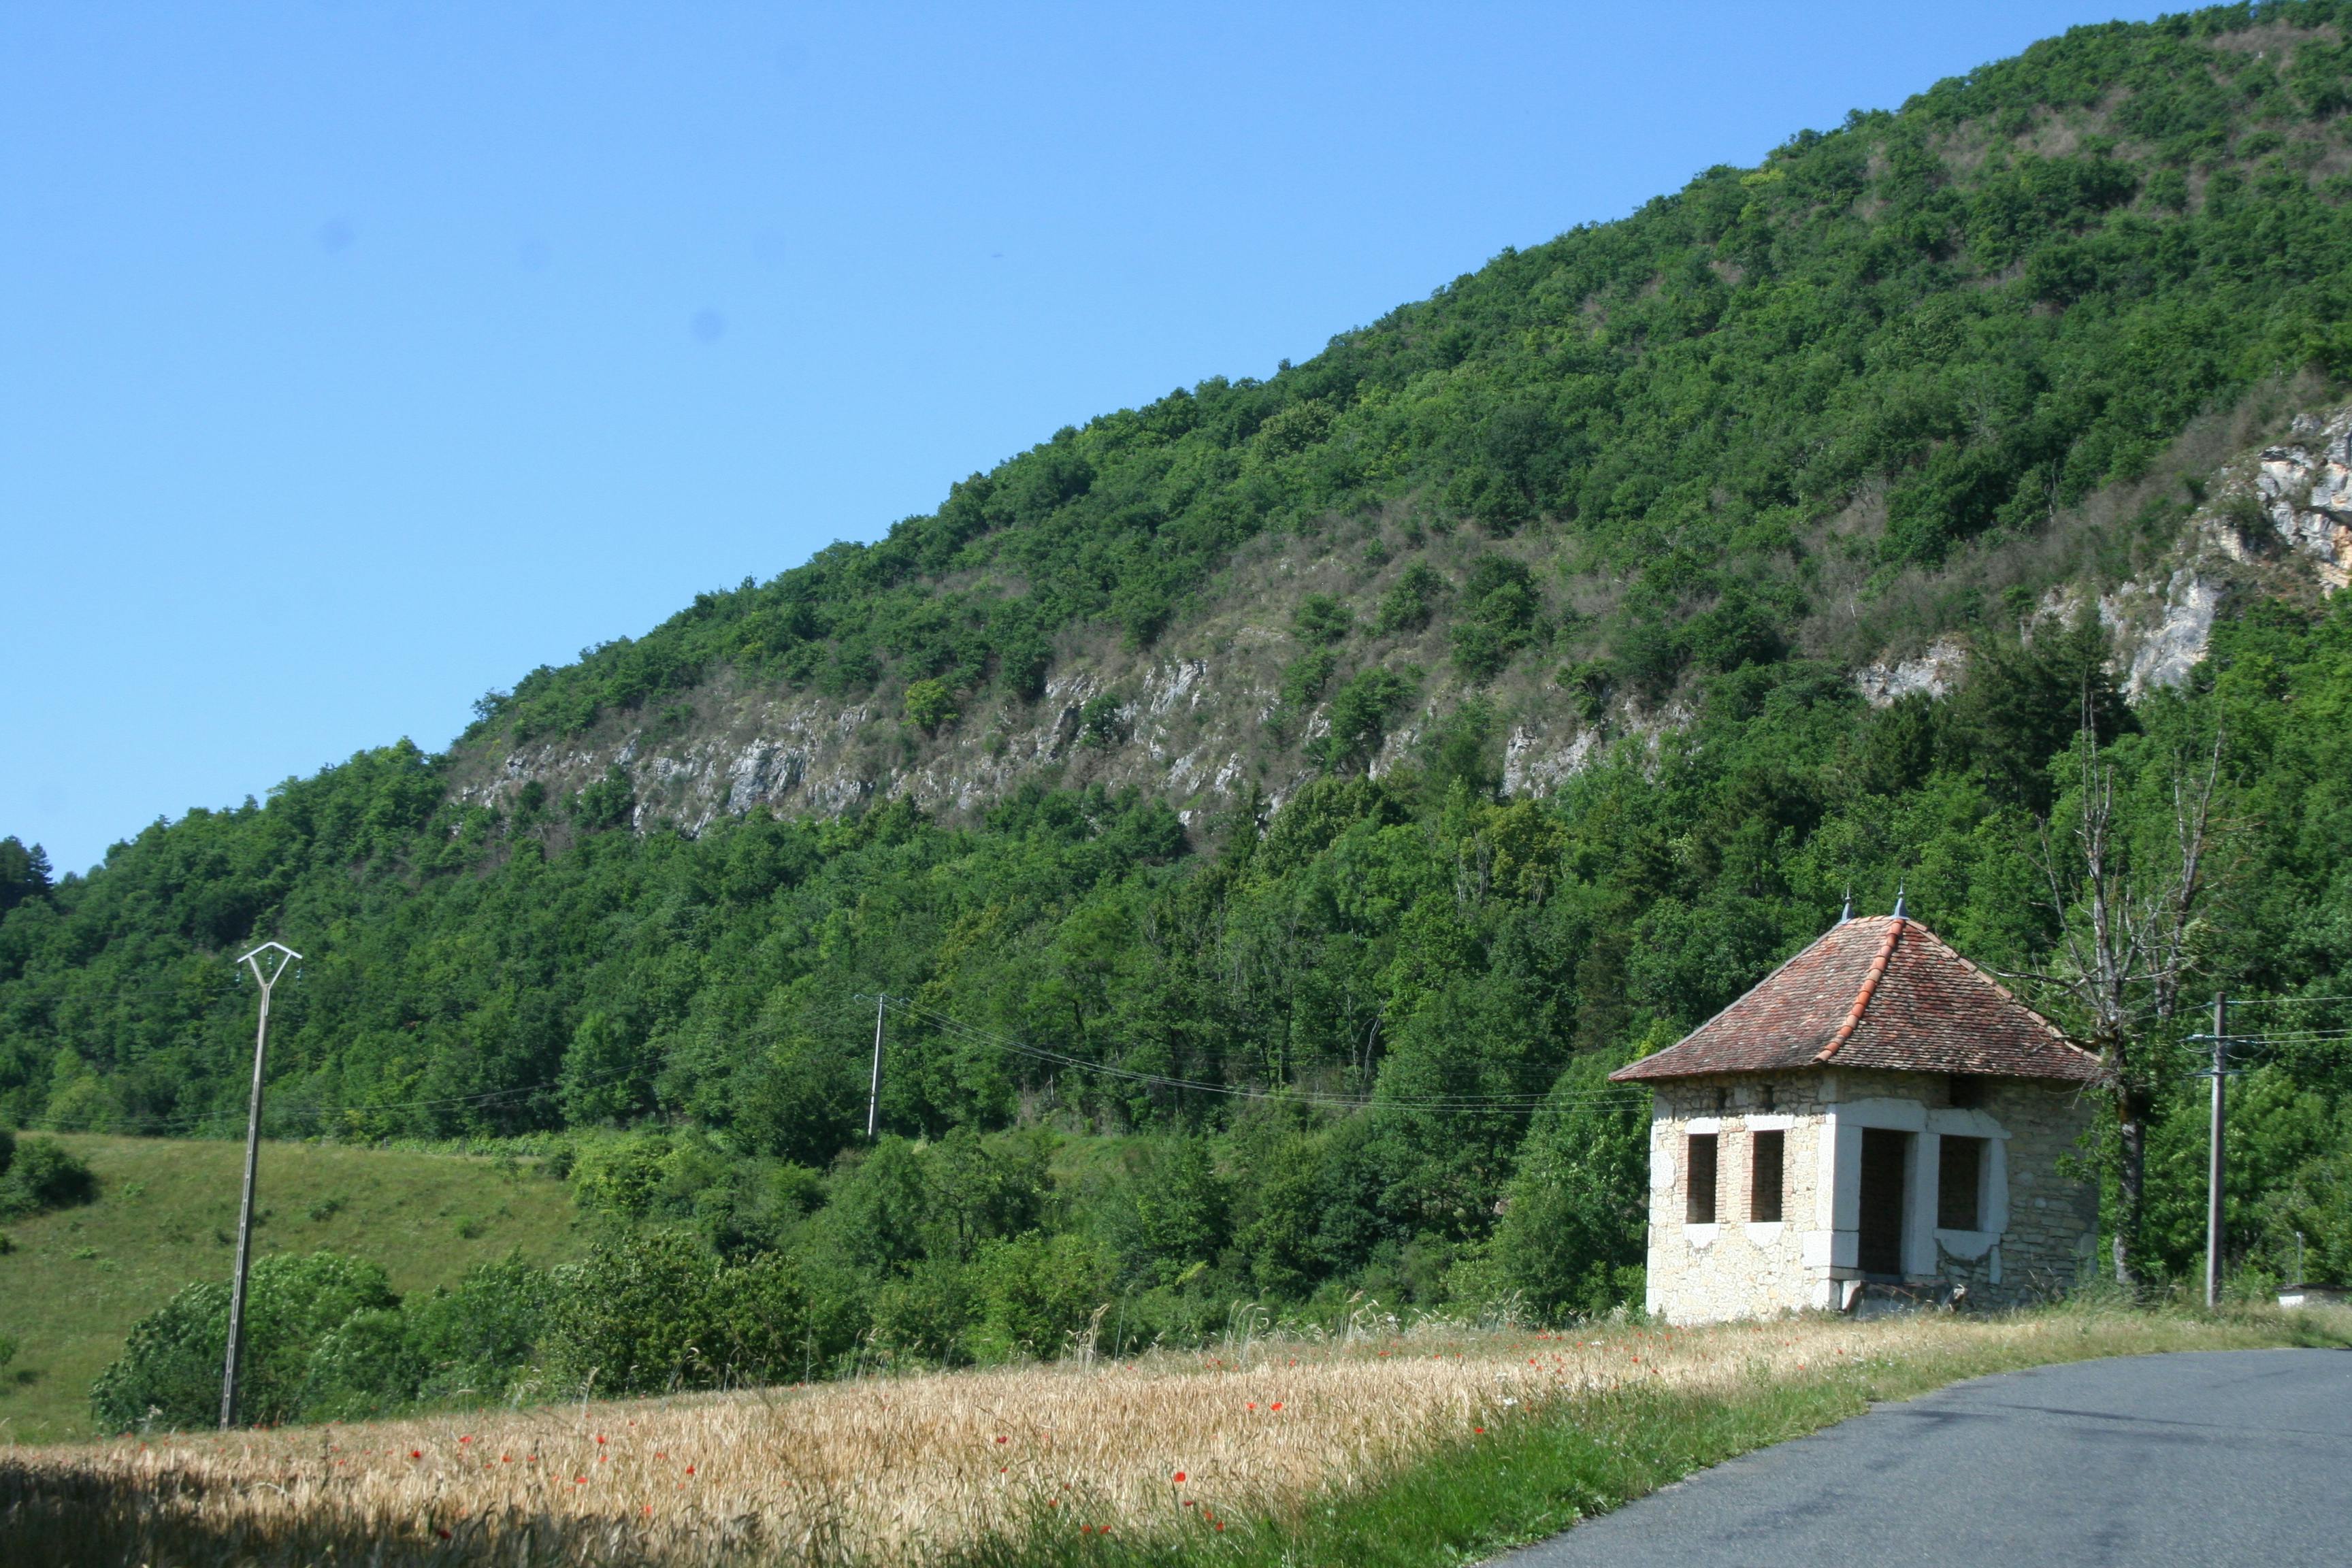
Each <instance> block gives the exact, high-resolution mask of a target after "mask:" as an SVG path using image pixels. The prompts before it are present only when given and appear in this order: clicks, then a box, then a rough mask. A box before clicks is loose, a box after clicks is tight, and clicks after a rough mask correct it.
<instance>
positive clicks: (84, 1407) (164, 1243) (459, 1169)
mask: <svg viewBox="0 0 2352 1568" xmlns="http://www.w3.org/2000/svg"><path fill="white" fill-rule="evenodd" d="M58 1142H62V1143H64V1144H65V1145H66V1146H67V1147H68V1148H69V1149H70V1150H72V1151H73V1152H74V1153H76V1154H78V1155H79V1156H80V1157H81V1158H82V1159H83V1160H85V1161H86V1162H88V1163H89V1167H90V1169H91V1170H92V1171H93V1172H94V1173H96V1174H97V1176H98V1182H99V1196H98V1201H97V1202H96V1203H94V1204H90V1205H85V1206H83V1207H79V1208H71V1209H65V1210H61V1211H58V1212H55V1213H51V1214H46V1215H39V1216H37V1217H35V1218H31V1219H26V1220H20V1221H16V1222H15V1223H12V1224H10V1225H8V1226H6V1227H5V1231H0V1234H5V1236H6V1237H8V1238H9V1239H10V1240H11V1241H12V1242H13V1243H14V1244H15V1245H14V1247H13V1248H12V1249H11V1250H10V1251H8V1252H6V1253H5V1255H0V1335H5V1336H7V1337H9V1338H12V1339H14V1340H16V1342H17V1344H18V1347H19V1348H18V1350H17V1352H16V1359H15V1360H14V1361H13V1362H12V1363H10V1364H9V1365H8V1366H7V1367H6V1368H5V1370H0V1445H5V1444H8V1443H12V1442H13V1443H38V1442H53V1441H57V1440H58V1439H62V1438H72V1437H81V1436H89V1433H90V1426H89V1411H88V1400H89V1385H90V1380H91V1379H93V1378H94V1377H96V1376H97V1375H98V1373H99V1369H100V1368H101V1367H103V1366H104V1365H105V1364H106V1363H108V1362H110V1361H111V1360H113V1359H114V1357H115V1356H116V1355H117V1354H118V1353H119V1352H121V1349H122V1343H123V1339H124V1336H125V1335H127V1334H128V1333H129V1332H130V1330H131V1324H132V1323H134V1322H136V1321H138V1320H139V1319H140V1318H142V1317H143V1316H145V1315H146V1314H147V1313H149V1312H152V1311H153V1310H155V1309H156V1308H158V1307H161V1306H162V1305H163V1303H164V1302H165V1301H167V1300H170V1299H171V1297H172V1295H173V1292H174V1291H176V1290H178V1289H180V1288H181V1287H182V1286H184V1285H187V1284H191V1283H193V1282H194V1281H196V1280H199V1279H226V1278H228V1274H229V1269H230V1267H231V1262H232V1259H233V1258H234V1257H235V1244H236V1205H237V1196H238V1191H239V1186H240V1183H241V1181H242V1167H243V1161H244V1155H245V1146H244V1145H243V1144H242V1143H235V1142H220V1141H212V1140H183V1139H163V1138H108V1137H94V1136H76V1135H70V1134H68V1135H61V1136H60V1137H59V1138H58ZM254 1213H255V1217H256V1219H257V1221H258V1222H259V1223H258V1226H257V1230H256V1235H255V1243H254V1251H255V1255H256V1256H257V1257H258V1256H261V1255H263V1254H265V1253H270V1252H309V1251H311V1250H314V1249H316V1248H318V1247H330V1248H332V1249H334V1250H336V1251H339V1252H347V1253H351V1254H352V1255H354V1256H357V1257H362V1258H371V1259H373V1260H374V1261H376V1262H379V1263H381V1264H383V1266H384V1268H385V1270H386V1271H387V1272H388V1273H389V1274H390V1275H391V1277H392V1284H393V1288H394V1289H396V1290H398V1291H400V1292H402V1293H403V1294H407V1293H409V1292H412V1291H418V1290H430V1289H433V1288H434V1287H435V1286H436V1285H452V1284H455V1283H456V1282H457V1278H458V1276H459V1275H461V1274H463V1273H464V1272H465V1271H466V1269H467V1268H468V1267H469V1266H470V1265H472V1264H475V1263H477V1262H480V1261H482V1260H483V1259H486V1258H498V1257H502V1256H504V1255H505V1254H506V1253H507V1252H509V1251H510V1250H512V1249H514V1248H516V1247H520V1248H521V1249H522V1251H523V1253H524V1255H525V1256H527V1257H529V1258H531V1259H532V1260H534V1261H536V1262H541V1263H545V1262H549V1261H552V1260H555V1259H558V1258H567V1257H569V1256H571V1254H572V1252H573V1251H574V1250H575V1246H574V1240H573V1232H572V1215H573V1205H572V1190H571V1188H570V1186H569V1185H568V1184H564V1183H562V1182H555V1181H551V1180H548V1179H546V1178H544V1177H542V1176H540V1175H538V1174H536V1173H534V1172H533V1170H532V1168H531V1167H530V1165H528V1164H518V1163H507V1162H498V1161H492V1160H488V1159H481V1158H476V1157H471V1156H463V1155H455V1154H439V1153H426V1152H410V1151H404V1150H396V1149H359V1148H352V1147H349V1146H341V1145H335V1144H312V1143H264V1144H263V1145H262V1148H261V1166H260V1180H259V1188H258V1195H257V1200H256V1203H255V1209H254Z"/></svg>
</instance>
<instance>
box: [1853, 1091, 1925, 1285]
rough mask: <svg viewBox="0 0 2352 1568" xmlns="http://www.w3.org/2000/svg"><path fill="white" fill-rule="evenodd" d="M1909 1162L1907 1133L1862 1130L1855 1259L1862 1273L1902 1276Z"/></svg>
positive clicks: (1909, 1136) (1909, 1148) (1883, 1276)
mask: <svg viewBox="0 0 2352 1568" xmlns="http://www.w3.org/2000/svg"><path fill="white" fill-rule="evenodd" d="M1910 1163H1911V1134H1910V1133H1908V1132H1895V1131H1888V1130H1887V1129H1885V1128H1883V1127H1865V1128H1864V1129H1863V1130H1862V1234H1861V1237H1860V1238H1859V1240H1860V1247H1859V1249H1858V1251H1857V1254H1856V1257H1855V1259H1854V1260H1855V1261H1856V1262H1857V1263H1859V1264H1860V1265H1861V1266H1862V1271H1863V1272H1864V1274H1867V1275H1873V1276H1876V1277H1879V1278H1883V1279H1901V1278H1902V1277H1903V1200H1904V1197H1905V1193H1904V1186H1905V1181H1906V1175H1907V1174H1908V1168H1909V1166H1910Z"/></svg>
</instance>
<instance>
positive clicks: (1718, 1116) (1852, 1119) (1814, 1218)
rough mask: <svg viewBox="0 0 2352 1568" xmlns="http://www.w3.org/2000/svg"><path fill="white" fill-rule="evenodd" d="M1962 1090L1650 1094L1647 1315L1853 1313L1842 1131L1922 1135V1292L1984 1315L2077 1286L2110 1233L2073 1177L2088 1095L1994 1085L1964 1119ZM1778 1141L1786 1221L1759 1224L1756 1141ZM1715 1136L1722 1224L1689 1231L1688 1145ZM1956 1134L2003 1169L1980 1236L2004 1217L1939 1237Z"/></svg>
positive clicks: (1749, 1077) (1697, 1088)
mask: <svg viewBox="0 0 2352 1568" xmlns="http://www.w3.org/2000/svg"><path fill="white" fill-rule="evenodd" d="M1950 1081H1951V1080H1949V1079H1947V1078H1946V1077H1945V1076H1944V1075H1942V1074H1930V1073H1891V1072H1873V1071H1855V1070H1837V1069H1829V1070H1811V1071H1802V1072H1790V1073H1780V1074H1740V1075H1732V1076H1727V1077H1723V1078H1717V1079H1675V1080H1670V1081H1666V1082H1662V1083H1658V1084H1655V1085H1654V1086H1653V1089H1654V1100H1653V1106H1652V1119H1651V1129H1650V1176H1651V1181H1650V1238H1649V1279H1648V1296H1647V1302H1646V1304H1647V1306H1648V1307H1649V1310H1651V1311H1652V1312H1654V1313H1655V1314H1657V1315H1659V1316H1661V1317H1663V1318H1664V1319H1665V1320H1667V1321H1670V1322H1710V1321H1721V1320H1724V1319H1729V1318H1751V1317H1769V1316H1772V1315H1775V1314H1778V1313H1780V1312H1788V1311H1803V1310H1845V1309H1848V1308H1851V1307H1853V1306H1854V1305H1855V1304H1856V1301H1857V1298H1856V1296H1855V1294H1854V1291H1855V1289H1856V1286H1855V1285H1853V1283H1850V1282H1857V1281H1859V1280H1860V1279H1862V1272H1861V1270H1860V1268H1858V1267H1856V1233H1855V1231H1854V1229H1853V1219H1854V1215H1853V1212H1852V1211H1853V1196H1854V1193H1855V1191H1856V1188H1855V1184H1854V1181H1855V1178H1854V1175H1853V1173H1850V1172H1849V1173H1847V1174H1846V1175H1845V1177H1844V1194H1845V1195H1844V1203H1845V1207H1846V1211H1847V1212H1846V1213H1844V1214H1843V1215H1841V1214H1840V1213H1839V1212H1838V1211H1839V1205H1840V1199H1839V1190H1838V1189H1839V1173H1840V1170H1841V1161H1842V1160H1843V1162H1845V1163H1849V1164H1850V1163H1852V1162H1853V1160H1854V1158H1855V1145H1854V1142H1853V1136H1849V1137H1848V1138H1847V1139H1846V1140H1845V1142H1844V1144H1843V1150H1844V1152H1843V1155H1841V1154H1840V1152H1839V1141H1838V1131H1839V1129H1840V1128H1842V1127H1843V1128H1848V1129H1851V1128H1854V1127H1857V1126H1861V1125H1878V1126H1896V1127H1899V1128H1901V1129H1902V1130H1904V1131H1913V1132H1916V1133H1917V1134H1919V1136H1917V1137H1915V1139H1914V1141H1913V1143H1912V1149H1913V1153H1914V1163H1913V1165H1912V1175H1911V1178H1910V1182H1909V1187H1908V1194H1907V1197H1908V1203H1909V1205H1910V1208H1911V1220H1910V1222H1909V1223H1907V1224H1906V1238H1907V1239H1906V1257H1905V1262H1906V1268H1905V1279H1906V1285H1907V1286H1908V1287H1909V1288H1910V1289H1912V1290H1914V1291H1915V1292H1916V1293H1917V1294H1919V1295H1921V1296H1922V1297H1930V1296H1932V1297H1937V1298H1943V1297H1948V1294H1949V1292H1950V1291H1951V1289H1953V1288H1954V1287H1956V1286H1965V1287H1966V1288H1967V1300H1968V1301H1969V1303H1970V1304H1971V1305H1972V1306H1979V1307H1986V1308H1999V1307H2010V1306H2018V1305H2023V1304H2026V1303H2028V1302H2031V1301H2033V1300H2046V1299H2049V1298H2050V1297H2053V1296H2055V1295H2059V1294H2062V1293H2063V1292H2064V1291H2065V1290H2067V1289H2072V1288H2073V1287H2074V1285H2075V1284H2076V1283H2077V1282H2078V1280H2079V1279H2081V1277H2082V1274H2083V1270H2084V1268H2085V1266H2086V1265H2087V1263H2088V1262H2089V1258H2090V1254H2091V1249H2092V1247H2093V1246H2094V1244H2095V1232H2096V1229H2097V1223H2098V1194H2097V1192H2096V1189H2095V1187H2094V1186H2092V1185H2091V1184H2088V1183H2086V1182H2084V1181H2083V1180H2080V1179H2079V1178H2078V1176H2077V1174H2076V1173H2074V1170H2073V1166H2074V1162H2075V1161H2078V1160H2079V1159H2080V1158H2081V1153H2082V1151H2081V1149H2080V1148H2079V1147H2078V1144H2079V1142H2080V1140H2081V1137H2082V1135H2083V1133H2084V1131H2086V1130H2087V1129H2088V1127H2089V1126H2090V1122H2091V1117H2092V1113H2093V1102H2092V1100H2091V1099H2090V1097H2089V1095H2088V1094H2087V1093H2086V1092H2085V1091H2084V1090H2082V1089H2078V1088H2076V1087H2075V1086H2074V1085H2069V1084H2055V1083H2045V1082H2039V1081H2033V1080H2024V1079H1979V1080H1975V1087H1976V1094H1975V1096H1974V1098H1975V1100H1976V1101H1977V1103H1976V1104H1974V1105H1973V1106H1956V1105H1954V1104H1953V1103H1952V1096H1951V1088H1950ZM1964 1098H1965V1096H1964ZM1776 1128H1777V1129H1779V1130H1780V1131H1781V1134H1782V1193H1781V1206H1780V1213H1781V1218H1780V1221H1779V1222H1777V1223H1775V1222H1770V1221H1763V1222H1759V1221H1757V1220H1756V1219H1754V1218H1753V1217H1752V1216H1753V1215H1754V1214H1755V1213H1756V1212H1757V1211H1756V1208H1755V1202H1754V1200H1755V1194H1754V1192H1753V1180H1752V1178H1753V1174H1754V1171H1755V1135H1756V1134H1757V1133H1758V1132H1759V1131H1769V1130H1771V1129H1776ZM1706 1132H1712V1133H1713V1134H1714V1135H1715V1138H1716V1148H1717V1176H1716V1221H1715V1223H1714V1224H1712V1225H1706V1224H1693V1223H1692V1222H1691V1221H1690V1219H1689V1212H1690V1211H1689V1204H1690V1170H1689V1157H1688V1149H1689V1139H1690V1137H1691V1136H1692V1135H1693V1134H1694V1133H1706ZM1946 1135H1952V1136H1985V1137H1987V1138H1988V1144H1987V1154H1986V1161H1985V1163H1987V1165H1989V1166H1994V1169H1993V1170H1992V1172H1991V1173H1990V1174H1989V1176H1988V1178H1987V1179H1988V1181H1989V1182H1991V1181H1996V1180H1997V1181H1998V1183H1999V1185H2000V1192H1999V1193H1998V1194H1995V1193H1993V1192H1991V1191H1990V1188H1989V1189H1988V1192H1987V1194H1986V1197H1985V1200H1984V1202H1983V1205H1982V1206H1983V1208H1984V1209H1985V1211H1986V1212H1984V1213H1982V1214H1980V1215H1979V1224H1980V1225H1990V1222H1992V1221H1995V1220H1997V1221H1998V1222H1999V1224H1998V1227H1997V1228H1987V1229H1984V1230H1979V1231H1973V1232H1964V1231H1945V1230H1940V1229H1938V1228H1937V1226H1936V1217H1937V1216H1936V1214H1935V1196H1936V1194H1935V1178H1934V1176H1933V1174H1932V1173H1934V1172H1935V1171H1936V1170H1937V1165H1938V1161H1937V1152H1938V1142H1939V1141H1940V1139H1941V1138H1942V1137H1944V1136H1946ZM1854 1136H1858V1134H1855V1135H1854ZM1995 1141H1997V1142H1999V1143H2000V1145H2001V1148H2000V1152H1999V1156H1998V1164H1997V1165H1995V1156H1994V1155H1993V1153H1992V1152H1991V1150H1990V1143H1991V1142H1995ZM2004 1199H2005V1202H2004V1201H2003V1200H2004ZM2003 1210H2005V1212H2000V1211H2003ZM1840 1219H1843V1221H1844V1222H1845V1224H1844V1226H1843V1227H1842V1226H1840V1225H1839V1224H1838V1221H1839V1220H1840ZM1930 1238H1932V1240H1931V1239H1930Z"/></svg>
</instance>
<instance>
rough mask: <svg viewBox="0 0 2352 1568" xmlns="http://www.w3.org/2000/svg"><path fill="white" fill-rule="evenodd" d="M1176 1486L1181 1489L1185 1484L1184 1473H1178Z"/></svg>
mask: <svg viewBox="0 0 2352 1568" xmlns="http://www.w3.org/2000/svg"><path fill="white" fill-rule="evenodd" d="M1176 1484H1177V1485H1178V1486H1180V1487H1181V1486H1182V1485H1183V1484H1184V1472H1183V1471H1181V1470H1179V1471H1177V1472H1176Z"/></svg>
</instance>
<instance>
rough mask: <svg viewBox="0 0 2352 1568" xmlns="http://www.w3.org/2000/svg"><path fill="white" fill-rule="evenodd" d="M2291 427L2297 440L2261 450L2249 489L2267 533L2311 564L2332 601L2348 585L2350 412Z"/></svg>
mask: <svg viewBox="0 0 2352 1568" xmlns="http://www.w3.org/2000/svg"><path fill="white" fill-rule="evenodd" d="M2295 426H2296V428H2295V434H2296V436H2297V437H2300V439H2298V440H2296V441H2294V443H2292V444H2289V445H2285V446H2279V447H2264V448H2263V454H2262V457H2261V458H2259V459H2258V461H2257V464H2256V468H2255V471H2254V475H2253V489H2254V492H2255V494H2256V495H2257V496H2258V497H2260V498H2261V505H2262V510H2263V516H2265V517H2266V518H2268V519H2269V520H2270V524H2271V527H2272V528H2273V529H2274V530H2276V531H2277V532H2278V536H2279V538H2280V539H2281V540H2283V541H2284V542H2285V543H2286V544H2287V545H2289V546H2290V547H2291V548H2293V549H2294V550H2296V551H2299V552H2302V553H2303V554H2304V555H2305V556H2308V557H2309V558H2310V559H2311V560H2312V561H2313V562H2314V563H2316V564H2317V566H2318V570H2319V580H2320V583H2321V584H2322V587H2323V591H2324V592H2326V593H2328V594H2331V595H2332V594H2334V593H2335V592H2336V590H2337V589H2338V588H2341V587H2343V586H2345V585H2346V584H2347V582H2352V409H2345V410H2341V411H2339V412H2338V413H2337V414H2336V416H2335V417H2333V418H2331V419H2328V420H2326V421H2325V422H2324V423H2323V422H2322V421H2320V420H2317V419H2313V418H2310V417H2308V416H2306V417H2305V418H2302V419H2298V420H2296V421H2295Z"/></svg>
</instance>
